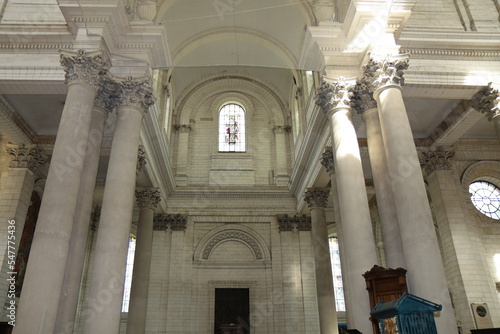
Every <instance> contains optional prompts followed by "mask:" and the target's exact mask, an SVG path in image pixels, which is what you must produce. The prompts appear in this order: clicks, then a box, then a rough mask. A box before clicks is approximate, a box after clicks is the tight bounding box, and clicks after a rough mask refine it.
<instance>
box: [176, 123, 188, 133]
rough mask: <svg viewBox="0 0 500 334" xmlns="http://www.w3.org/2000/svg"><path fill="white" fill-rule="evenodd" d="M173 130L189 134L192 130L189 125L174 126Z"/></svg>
mask: <svg viewBox="0 0 500 334" xmlns="http://www.w3.org/2000/svg"><path fill="white" fill-rule="evenodd" d="M173 128H174V131H178V132H189V131H191V130H192V129H193V128H192V127H191V124H174V125H173Z"/></svg>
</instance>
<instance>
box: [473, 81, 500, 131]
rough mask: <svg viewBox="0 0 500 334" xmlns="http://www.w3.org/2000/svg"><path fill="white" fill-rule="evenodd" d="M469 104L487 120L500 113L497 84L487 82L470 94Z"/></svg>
mask: <svg viewBox="0 0 500 334" xmlns="http://www.w3.org/2000/svg"><path fill="white" fill-rule="evenodd" d="M471 106H472V107H473V108H474V109H476V110H477V111H479V112H480V113H482V114H484V115H485V116H486V118H488V121H490V122H492V121H493V119H494V118H495V117H497V116H499V115H500V92H499V89H498V86H496V85H494V84H493V83H491V82H490V83H489V84H488V86H486V87H483V88H482V89H480V90H479V91H478V92H477V93H476V94H474V95H473V96H472V99H471Z"/></svg>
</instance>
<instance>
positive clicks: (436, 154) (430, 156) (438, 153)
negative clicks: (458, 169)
mask: <svg viewBox="0 0 500 334" xmlns="http://www.w3.org/2000/svg"><path fill="white" fill-rule="evenodd" d="M454 155H455V152H453V151H445V150H443V148H442V147H439V148H437V149H425V150H421V151H420V154H419V158H420V165H421V166H422V168H423V169H424V171H425V173H426V174H427V175H429V174H431V173H432V172H434V171H435V170H451V169H452V165H451V159H452V158H453V156H454Z"/></svg>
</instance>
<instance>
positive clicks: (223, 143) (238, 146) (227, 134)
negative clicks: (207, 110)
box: [219, 103, 246, 152]
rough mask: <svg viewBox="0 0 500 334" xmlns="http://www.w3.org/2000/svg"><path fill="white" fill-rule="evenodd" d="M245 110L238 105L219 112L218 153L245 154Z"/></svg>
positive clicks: (225, 106)
mask: <svg viewBox="0 0 500 334" xmlns="http://www.w3.org/2000/svg"><path fill="white" fill-rule="evenodd" d="M245 139H246V138H245V110H244V109H243V108H242V107H241V106H240V105H238V104H234V103H230V104H226V105H224V106H223V107H222V108H221V109H220V111H219V152H245V151H246V146H245Z"/></svg>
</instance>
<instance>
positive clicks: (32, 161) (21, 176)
mask: <svg viewBox="0 0 500 334" xmlns="http://www.w3.org/2000/svg"><path fill="white" fill-rule="evenodd" d="M6 146H7V147H6V148H5V151H6V153H8V154H9V155H11V156H12V160H11V161H10V163H9V166H8V167H9V168H8V169H7V170H5V171H4V172H3V173H2V175H1V178H0V235H3V236H5V238H2V239H3V240H1V239H0V261H1V262H0V263H1V271H0V305H5V300H6V299H7V295H8V291H9V289H10V283H9V281H7V279H9V278H10V276H11V274H9V273H11V272H14V271H15V270H14V269H15V267H14V264H12V256H16V262H18V263H19V260H20V259H19V258H18V257H17V256H18V255H19V252H18V250H19V244H20V243H21V240H22V237H23V234H24V229H25V228H27V227H26V218H27V215H28V211H29V209H30V206H31V203H30V202H31V201H32V195H33V189H34V186H35V179H36V174H37V170H38V167H40V166H41V165H44V164H46V163H47V160H48V158H47V156H46V155H45V153H44V152H43V151H42V150H41V149H40V148H39V147H38V146H37V145H24V144H22V145H13V144H7V145H6ZM12 233H13V235H14V238H15V239H12ZM8 236H11V237H10V238H11V239H8ZM9 257H10V258H9ZM21 276H24V275H23V273H21V272H17V273H16V281H17V284H19V280H20V279H22V278H21ZM16 293H19V291H16ZM12 299H13V298H9V300H12ZM9 313H10V310H7V309H6V308H5V307H3V309H2V310H1V311H0V314H2V316H5V315H6V314H9Z"/></svg>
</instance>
